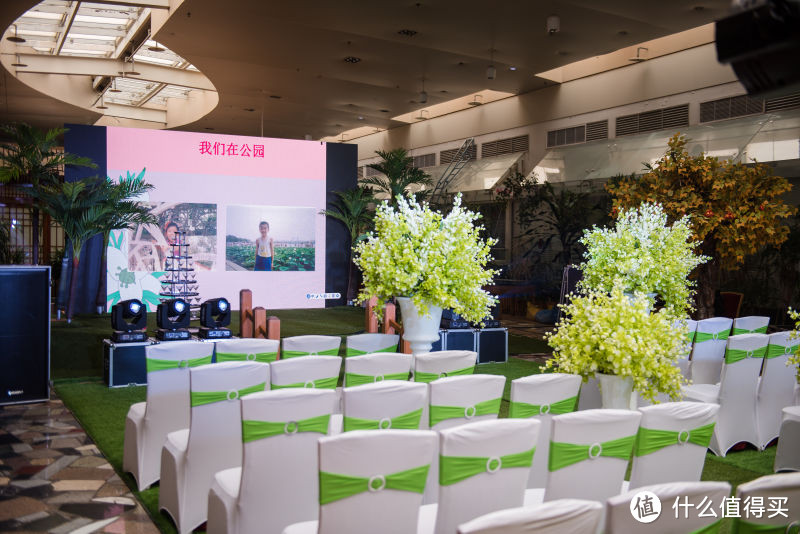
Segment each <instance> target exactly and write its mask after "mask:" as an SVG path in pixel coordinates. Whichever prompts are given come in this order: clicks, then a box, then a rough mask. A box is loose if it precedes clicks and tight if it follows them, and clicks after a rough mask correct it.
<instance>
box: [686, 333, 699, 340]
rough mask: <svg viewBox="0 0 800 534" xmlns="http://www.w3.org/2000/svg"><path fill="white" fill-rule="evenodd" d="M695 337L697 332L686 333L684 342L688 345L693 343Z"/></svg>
mask: <svg viewBox="0 0 800 534" xmlns="http://www.w3.org/2000/svg"><path fill="white" fill-rule="evenodd" d="M695 337H697V331H692V332H686V340H687V341H688V342H689V343H694V341H695Z"/></svg>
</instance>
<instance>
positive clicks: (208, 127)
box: [205, 126, 214, 130]
mask: <svg viewBox="0 0 800 534" xmlns="http://www.w3.org/2000/svg"><path fill="white" fill-rule="evenodd" d="M205 129H206V130H213V129H214V128H212V127H211V126H206V127H205Z"/></svg>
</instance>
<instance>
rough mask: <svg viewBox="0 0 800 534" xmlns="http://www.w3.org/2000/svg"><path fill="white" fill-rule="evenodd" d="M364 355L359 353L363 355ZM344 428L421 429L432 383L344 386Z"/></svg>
mask: <svg viewBox="0 0 800 534" xmlns="http://www.w3.org/2000/svg"><path fill="white" fill-rule="evenodd" d="M362 357H363V356H356V358H362ZM342 400H343V404H344V423H343V430H344V431H345V432H351V431H353V430H387V429H390V428H391V429H395V430H418V429H420V428H427V424H426V425H424V426H423V425H422V423H423V422H422V412H423V408H424V407H425V404H426V403H427V402H428V386H427V385H425V384H418V383H416V382H401V381H398V380H389V381H386V382H378V383H376V384H367V385H365V386H360V387H354V388H344V391H343V394H342Z"/></svg>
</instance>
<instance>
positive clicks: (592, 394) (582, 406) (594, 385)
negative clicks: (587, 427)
mask: <svg viewBox="0 0 800 534" xmlns="http://www.w3.org/2000/svg"><path fill="white" fill-rule="evenodd" d="M602 407H603V395H602V393H600V382H598V380H597V379H596V378H595V377H592V378H590V379H589V380H587V381H586V382H583V383H582V384H581V393H580V397H579V398H578V410H596V409H598V408H602Z"/></svg>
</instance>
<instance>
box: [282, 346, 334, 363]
mask: <svg viewBox="0 0 800 534" xmlns="http://www.w3.org/2000/svg"><path fill="white" fill-rule="evenodd" d="M338 355H339V349H338V348H335V349H328V350H318V351H316V352H306V351H304V350H284V351H283V352H282V353H281V357H282V358H283V359H284V360H288V359H289V358H297V357H298V356H338Z"/></svg>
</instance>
